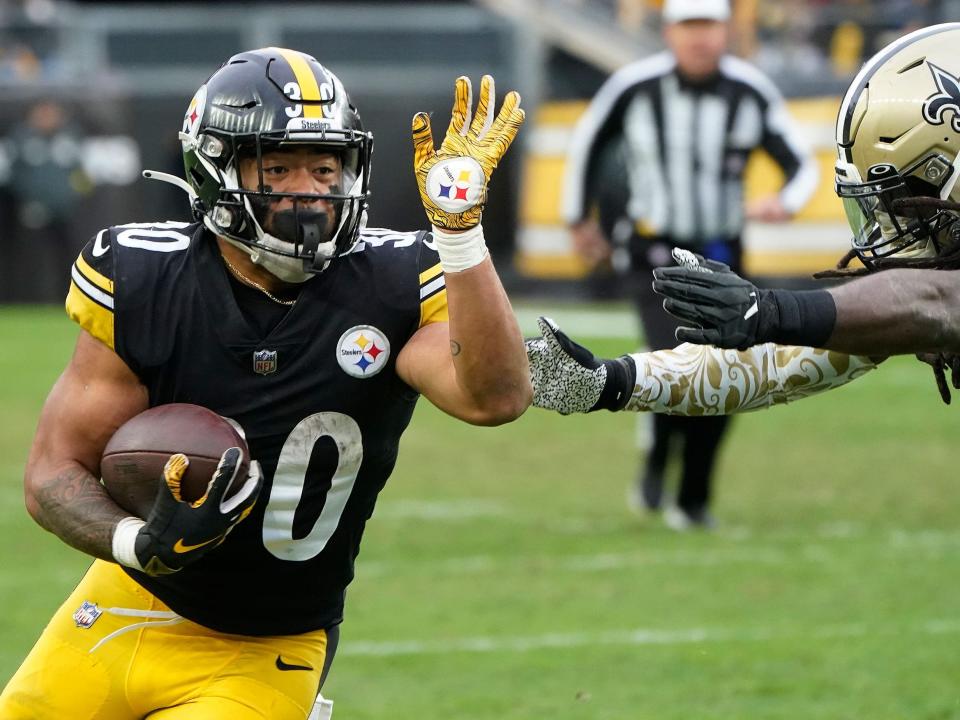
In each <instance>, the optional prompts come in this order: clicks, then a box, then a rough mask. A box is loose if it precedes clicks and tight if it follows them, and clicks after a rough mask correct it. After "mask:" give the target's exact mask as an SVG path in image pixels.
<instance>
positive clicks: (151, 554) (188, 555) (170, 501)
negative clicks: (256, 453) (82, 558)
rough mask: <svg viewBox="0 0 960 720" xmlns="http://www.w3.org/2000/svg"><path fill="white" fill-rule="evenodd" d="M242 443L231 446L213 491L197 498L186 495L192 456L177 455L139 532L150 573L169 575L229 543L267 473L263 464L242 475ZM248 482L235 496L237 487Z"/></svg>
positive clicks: (210, 488)
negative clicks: (187, 499)
mask: <svg viewBox="0 0 960 720" xmlns="http://www.w3.org/2000/svg"><path fill="white" fill-rule="evenodd" d="M242 459H243V457H242V452H241V450H240V448H236V447H233V448H229V449H228V450H227V451H226V452H224V453H223V457H221V458H220V463H219V465H217V470H216V472H215V473H214V474H213V478H212V479H211V480H210V484H209V485H208V486H207V492H206V493H205V494H204V495H203V497H202V498H200V499H199V500H197V501H196V502H193V503H188V502H185V501H183V500H181V499H180V480H181V478H182V477H183V475H184V473H186V471H187V466H188V465H189V463H190V461H189V460H188V459H187V456H186V455H184V454H182V453H177V454H176V455H171V456H170V459H169V460H167V464H166V465H165V466H164V468H163V483H162V484H161V487H160V490H159V492H158V493H157V499H156V500H154V503H153V508H152V509H151V510H150V515H149V517H147V522H146V525H144V526H143V527H142V528H141V529H140V532H139V533H138V534H137V539H136V544H135V546H134V547H135V551H136V555H137V560H138V561H139V562H140V566H141V567H142V568H143V570H144V572H146V573H147V574H148V575H166V574H169V573H173V572H176V571H177V570H180V569H181V568H183V567H184V566H186V565H189V564H191V563H194V562H196V561H197V560H199V559H200V558H201V557H203V556H204V555H205V554H206V553H208V552H210V550H212V549H213V548H215V547H216V546H217V545H219V544H220V543H221V542H223V540H224V538H226V536H227V533H229V532H230V530H231V529H233V526H234V525H236V524H237V523H238V522H240V521H241V520H243V519H244V518H245V517H246V516H247V515H249V514H250V511H251V510H252V509H253V506H254V503H256V501H257V494H258V493H259V492H260V486H261V484H262V477H261V473H260V466H259V465H258V463H256V462H255V461H254V462H251V463H250V472H249V473H248V475H247V477H245V478H238V477H237V471H238V470H239V468H240V463H241V461H242ZM237 483H243V485H242V486H241V487H240V488H239V489H238V490H237V491H236V492H235V493H234V494H232V495H231V496H230V498H229V499H226V500H225V499H224V498H225V497H226V496H227V494H229V492H230V490H231V488H232V487H233V486H234V485H235V484H237Z"/></svg>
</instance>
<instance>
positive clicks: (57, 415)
mask: <svg viewBox="0 0 960 720" xmlns="http://www.w3.org/2000/svg"><path fill="white" fill-rule="evenodd" d="M147 406H148V398H147V390H146V388H145V387H144V386H143V384H142V383H141V382H140V380H139V378H138V377H137V376H136V375H135V374H134V373H133V371H132V370H130V368H129V367H128V366H127V365H126V363H124V362H123V360H122V359H120V357H119V356H118V355H117V354H116V353H115V352H114V351H113V350H111V349H110V348H109V347H107V346H106V345H105V344H103V343H102V342H100V341H99V340H97V339H95V338H94V337H93V336H92V335H90V334H89V333H88V332H87V331H86V330H81V332H80V337H79V338H78V339H77V344H76V347H75V349H74V353H73V357H72V358H71V359H70V362H69V364H68V365H67V367H66V369H65V370H64V371H63V373H62V374H61V375H60V377H59V379H58V380H57V382H56V383H55V384H54V386H53V389H52V390H51V391H50V394H49V395H48V396H47V400H46V402H45V403H44V406H43V411H42V412H41V414H40V422H39V425H38V427H37V432H36V435H35V436H34V440H33V446H32V447H31V449H30V457H29V460H28V461H27V467H26V472H25V476H24V490H25V497H26V505H27V510H28V511H29V513H30V515H31V516H32V517H33V519H34V520H36V522H37V523H39V524H40V525H41V526H42V527H43V528H45V529H46V530H49V531H50V532H52V533H54V534H55V535H57V536H58V537H59V538H60V539H61V540H63V541H64V542H65V543H67V544H68V545H71V546H72V547H75V548H77V549H78V550H81V551H83V552H85V553H87V554H88V555H93V556H94V557H98V558H102V559H106V560H113V559H114V558H113V552H112V540H113V534H114V530H115V528H116V526H117V523H118V522H120V520H122V519H123V518H125V517H127V516H128V515H129V513H128V512H126V511H125V510H123V509H122V508H120V507H119V506H118V505H117V504H116V503H115V502H113V500H112V499H111V498H110V497H109V495H107V492H106V490H104V488H103V486H102V485H101V484H100V480H99V470H100V456H101V454H102V452H103V448H104V447H105V446H106V444H107V441H108V440H109V439H110V437H111V436H112V435H113V433H114V432H115V431H116V430H117V428H118V427H120V425H122V424H123V423H124V422H126V421H127V420H129V419H130V418H131V417H133V416H134V415H136V414H137V413H139V412H141V411H143V410H146V409H147Z"/></svg>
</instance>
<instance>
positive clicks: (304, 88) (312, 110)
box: [276, 48, 323, 118]
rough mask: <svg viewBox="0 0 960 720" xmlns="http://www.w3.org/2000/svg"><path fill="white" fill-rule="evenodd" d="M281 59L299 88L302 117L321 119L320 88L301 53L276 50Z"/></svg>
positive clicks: (281, 49) (283, 49)
mask: <svg viewBox="0 0 960 720" xmlns="http://www.w3.org/2000/svg"><path fill="white" fill-rule="evenodd" d="M276 50H277V52H279V53H280V54H281V55H282V56H283V59H284V60H286V61H287V64H288V65H290V69H291V70H293V76H294V78H296V81H297V85H299V86H300V99H301V100H303V117H306V118H322V117H323V107H322V106H321V105H320V101H321V100H322V99H323V98H322V97H321V96H320V86H319V85H318V84H317V77H316V75H314V74H313V69H312V68H311V67H310V63H309V62H307V58H306V56H305V55H303V53H299V52H297V51H295V50H287V49H286V48H276Z"/></svg>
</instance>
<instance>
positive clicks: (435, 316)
mask: <svg viewBox="0 0 960 720" xmlns="http://www.w3.org/2000/svg"><path fill="white" fill-rule="evenodd" d="M449 320H450V313H449V311H448V310H447V286H446V281H445V279H444V277H443V270H442V269H441V268H440V263H437V264H436V265H434V266H433V267H432V268H430V269H429V270H426V271H424V272H422V273H420V327H423V326H424V325H429V324H430V323H435V322H448V321H449Z"/></svg>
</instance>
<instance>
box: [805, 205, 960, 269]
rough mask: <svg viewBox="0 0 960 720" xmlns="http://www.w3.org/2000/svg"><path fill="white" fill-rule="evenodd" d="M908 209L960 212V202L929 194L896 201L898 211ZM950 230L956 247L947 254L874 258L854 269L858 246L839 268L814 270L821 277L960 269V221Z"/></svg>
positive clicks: (849, 251) (844, 257)
mask: <svg viewBox="0 0 960 720" xmlns="http://www.w3.org/2000/svg"><path fill="white" fill-rule="evenodd" d="M904 208H914V209H917V210H920V209H924V210H953V211H957V212H960V203H956V202H951V201H950V200H941V199H940V198H935V197H928V196H917V197H906V198H898V199H896V200H894V201H893V209H895V210H898V209H904ZM950 233H951V235H952V236H953V238H954V239H955V240H956V242H954V243H953V248H952V249H951V250H950V251H949V252H947V253H945V254H943V255H936V256H935V257H931V258H895V257H890V258H874V259H871V260H870V266H869V267H861V268H851V267H849V265H850V262H851V261H852V260H853V259H854V258H856V257H858V253H857V251H856V250H855V249H850V250H848V251H847V252H846V254H845V255H844V256H843V257H842V258H840V260H838V261H837V265H836V267H835V268H832V269H830V270H821V271H820V272H817V273H814V274H813V277H815V278H817V279H818V280H823V279H827V278H848V277H857V276H859V275H867V274H869V273H874V272H879V271H881V270H890V269H892V268H912V269H914V270H960V224H958V223H957V222H956V221H954V223H953V225H952V226H951V227H950Z"/></svg>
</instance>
